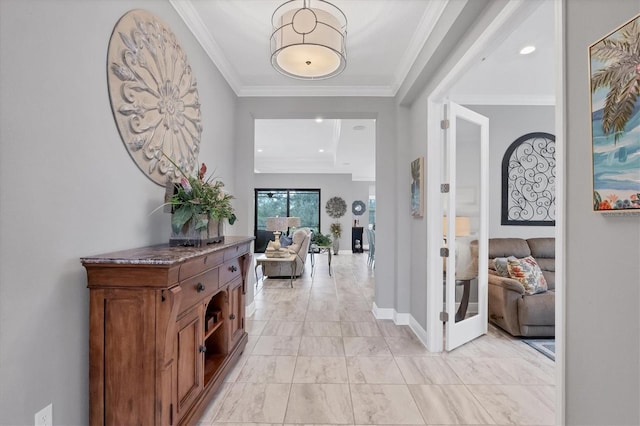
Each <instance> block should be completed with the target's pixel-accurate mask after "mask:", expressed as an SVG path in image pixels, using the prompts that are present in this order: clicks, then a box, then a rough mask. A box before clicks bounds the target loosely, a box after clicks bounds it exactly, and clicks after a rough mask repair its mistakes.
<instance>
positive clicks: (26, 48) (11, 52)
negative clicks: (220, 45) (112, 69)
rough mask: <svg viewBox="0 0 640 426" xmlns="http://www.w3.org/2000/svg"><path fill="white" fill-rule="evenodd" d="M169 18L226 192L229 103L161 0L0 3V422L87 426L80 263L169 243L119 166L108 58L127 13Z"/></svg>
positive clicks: (159, 194)
mask: <svg viewBox="0 0 640 426" xmlns="http://www.w3.org/2000/svg"><path fill="white" fill-rule="evenodd" d="M133 8H144V9H147V10H149V11H151V12H152V13H154V14H156V15H157V16H158V17H160V19H162V20H163V21H164V22H165V23H167V24H168V25H169V26H170V27H171V28H172V30H173V31H174V33H175V34H176V36H177V38H178V40H179V41H180V42H181V45H182V47H183V49H184V50H185V52H186V54H187V56H188V58H189V62H190V64H191V66H192V68H193V73H194V75H195V76H196V78H197V80H198V90H199V95H200V102H201V104H202V124H203V129H204V130H203V134H202V138H203V139H202V140H203V142H202V150H201V154H200V160H201V161H205V162H206V163H207V165H208V166H209V167H210V169H214V168H215V169H217V171H218V174H219V175H221V176H223V177H224V180H225V182H226V183H227V185H228V186H227V188H228V189H230V190H231V191H232V192H233V191H234V190H235V183H234V175H233V173H232V170H233V169H234V164H233V160H234V152H233V132H234V124H233V123H234V109H235V108H234V106H235V102H236V98H235V95H234V94H233V92H232V91H231V90H230V88H229V87H228V85H227V84H226V82H225V81H224V80H223V79H222V77H221V76H220V74H219V73H218V71H217V69H216V68H215V67H214V66H213V65H212V63H211V61H210V60H209V58H208V57H207V56H206V55H205V54H204V53H203V51H202V49H201V48H200V46H199V44H198V43H197V42H196V41H195V39H194V38H193V36H192V35H191V33H190V32H189V31H188V30H187V28H186V27H185V25H184V24H183V22H182V21H181V19H180V18H179V17H178V15H177V14H176V13H175V11H174V10H173V8H172V7H171V6H170V5H169V3H168V2H167V1H157V0H131V1H84V0H58V1H49V0H2V1H0V63H1V64H2V69H1V72H0V88H1V92H2V95H1V96H0V235H1V237H0V424H3V425H29V424H33V421H34V417H33V416H34V414H35V412H36V411H38V410H40V409H41V408H43V407H44V406H45V405H47V404H49V403H50V402H53V420H54V424H60V425H82V424H88V413H89V409H88V404H89V403H88V395H89V390H88V376H89V363H88V342H89V339H88V320H89V309H88V307H89V303H88V302H89V291H88V290H87V288H86V285H87V280H86V273H85V270H84V268H83V267H82V265H81V264H80V260H79V258H80V257H81V256H87V255H95V254H99V253H105V252H108V251H112V250H117V249H126V248H133V247H139V246H144V245H148V244H152V243H161V242H166V241H168V238H169V230H170V224H169V220H170V218H169V216H168V215H166V214H164V213H161V212H158V213H154V214H151V215H150V213H151V211H152V210H153V209H154V208H156V207H157V206H159V205H160V204H161V203H162V201H163V195H164V190H163V188H161V187H160V186H157V185H155V184H154V183H152V182H151V181H150V180H149V179H148V178H147V177H145V176H144V175H143V174H142V173H141V172H140V171H139V169H138V168H137V166H136V165H135V164H134V162H133V161H132V160H131V159H130V158H129V154H128V153H127V151H126V149H125V147H124V146H123V143H122V141H121V139H120V136H119V135H118V132H117V129H116V125H115V122H114V119H113V116H112V113H111V108H110V106H109V96H108V91H107V79H106V76H107V72H106V66H107V64H106V57H107V47H108V44H109V38H110V36H111V32H112V30H113V27H114V25H115V23H116V22H117V20H118V19H119V18H120V17H121V16H122V15H123V14H124V13H125V12H127V11H128V10H130V9H133Z"/></svg>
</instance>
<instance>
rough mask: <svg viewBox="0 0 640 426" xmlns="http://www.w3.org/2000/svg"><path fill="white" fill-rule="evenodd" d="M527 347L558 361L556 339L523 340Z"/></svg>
mask: <svg viewBox="0 0 640 426" xmlns="http://www.w3.org/2000/svg"><path fill="white" fill-rule="evenodd" d="M522 341H523V342H524V343H526V344H527V345H529V346H531V347H532V348H533V349H535V350H536V351H538V352H540V353H541V354H543V355H545V356H546V357H547V358H549V359H550V360H552V361H555V360H556V341H555V339H523V340H522Z"/></svg>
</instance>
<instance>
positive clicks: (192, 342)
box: [175, 304, 204, 418]
mask: <svg viewBox="0 0 640 426" xmlns="http://www.w3.org/2000/svg"><path fill="white" fill-rule="evenodd" d="M203 309H204V306H203V305H202V304H199V305H196V306H195V307H194V308H193V309H191V310H190V311H188V312H187V313H185V314H184V315H183V316H182V317H181V318H180V319H179V320H178V327H177V337H176V344H175V350H176V359H177V380H176V388H177V401H178V409H177V414H178V418H180V417H181V416H182V415H183V414H184V413H185V412H187V411H188V410H189V408H190V407H191V404H192V403H193V401H194V400H195V399H196V398H197V397H198V396H199V395H200V392H201V391H202V389H203V381H204V377H203V370H202V367H203V362H204V352H202V350H203V348H204V346H203V342H202V339H203V335H202V333H203Z"/></svg>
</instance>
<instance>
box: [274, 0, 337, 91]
mask: <svg viewBox="0 0 640 426" xmlns="http://www.w3.org/2000/svg"><path fill="white" fill-rule="evenodd" d="M271 24H272V25H273V33H272V34H271V64H272V65H273V67H274V68H275V69H276V70H277V71H278V72H280V73H282V74H284V75H286V76H289V77H293V78H298V79H302V80H320V79H325V78H330V77H333V76H336V75H338V74H340V73H341V72H342V71H343V70H344V68H345V67H346V65H347V52H346V41H345V39H346V35H347V18H346V16H345V15H344V13H342V11H341V10H340V9H338V8H337V7H336V6H334V5H332V4H331V3H329V2H326V1H324V0H290V1H288V2H286V3H284V4H282V5H281V6H280V7H278V8H277V9H276V10H275V12H274V13H273V16H272V18H271Z"/></svg>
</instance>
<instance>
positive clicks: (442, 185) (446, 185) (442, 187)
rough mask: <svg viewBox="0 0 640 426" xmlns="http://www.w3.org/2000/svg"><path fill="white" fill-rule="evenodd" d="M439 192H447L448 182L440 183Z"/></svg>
mask: <svg viewBox="0 0 640 426" xmlns="http://www.w3.org/2000/svg"><path fill="white" fill-rule="evenodd" d="M440 193H441V194H448V193H449V184H448V183H442V184H440Z"/></svg>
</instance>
